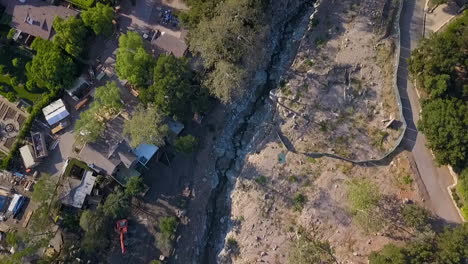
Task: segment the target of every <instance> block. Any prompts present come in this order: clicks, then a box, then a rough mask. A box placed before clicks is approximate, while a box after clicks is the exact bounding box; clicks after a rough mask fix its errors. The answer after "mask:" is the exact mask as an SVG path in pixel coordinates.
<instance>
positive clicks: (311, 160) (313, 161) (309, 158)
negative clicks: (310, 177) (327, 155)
mask: <svg viewBox="0 0 468 264" xmlns="http://www.w3.org/2000/svg"><path fill="white" fill-rule="evenodd" d="M306 160H307V162H309V163H312V164H315V163H317V162H318V161H317V159H316V158H312V157H307V159H306Z"/></svg>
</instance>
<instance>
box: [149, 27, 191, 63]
mask: <svg viewBox="0 0 468 264" xmlns="http://www.w3.org/2000/svg"><path fill="white" fill-rule="evenodd" d="M151 44H152V45H153V47H155V48H156V51H157V53H158V54H172V55H174V56H175V57H177V58H180V57H183V56H185V55H186V54H187V49H188V46H187V44H186V43H185V41H184V40H183V39H180V38H178V37H175V36H173V35H171V34H168V33H166V32H161V35H160V36H159V37H157V38H156V39H154V40H153V41H151Z"/></svg>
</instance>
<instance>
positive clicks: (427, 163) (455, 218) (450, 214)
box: [397, 0, 462, 223]
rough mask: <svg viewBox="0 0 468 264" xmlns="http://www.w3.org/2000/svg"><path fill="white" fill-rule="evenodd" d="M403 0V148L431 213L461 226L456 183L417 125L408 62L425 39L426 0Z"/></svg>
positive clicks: (400, 81) (400, 72)
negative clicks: (453, 189)
mask: <svg viewBox="0 0 468 264" xmlns="http://www.w3.org/2000/svg"><path fill="white" fill-rule="evenodd" d="M403 1H404V3H403V10H402V13H401V17H400V30H401V32H400V34H401V35H400V37H401V52H400V66H399V68H398V72H397V77H398V81H397V85H398V89H399V91H400V96H401V101H402V106H403V115H404V117H405V120H406V122H407V129H406V133H405V136H404V139H403V142H402V146H403V147H405V148H406V149H408V150H409V151H411V152H412V154H413V157H414V160H415V162H416V164H417V167H418V170H419V173H420V175H421V179H422V181H423V182H424V185H425V187H426V190H427V193H428V195H429V201H427V203H428V205H429V206H430V208H431V209H432V211H433V212H434V213H436V214H437V215H438V216H439V217H441V218H443V219H444V220H445V221H447V222H448V223H460V222H461V221H462V220H461V218H460V216H459V214H458V212H457V209H456V208H455V205H454V204H453V202H452V200H451V197H450V194H449V193H448V190H447V187H448V186H450V185H451V184H452V183H453V179H452V177H451V175H450V172H449V171H448V169H447V167H446V166H443V167H436V165H435V163H434V159H433V157H432V154H431V152H430V150H429V149H428V148H427V147H426V137H425V136H424V135H423V134H421V133H419V132H418V131H417V128H416V125H415V124H416V123H417V121H418V120H419V113H420V109H421V106H420V104H419V98H418V96H417V94H416V90H415V89H414V87H413V85H412V83H411V81H410V80H409V79H408V68H407V67H408V64H407V62H406V60H407V59H408V58H409V56H410V53H411V50H413V49H414V48H416V47H417V44H418V42H419V40H420V39H421V37H422V32H423V21H424V5H425V0H403Z"/></svg>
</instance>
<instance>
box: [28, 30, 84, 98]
mask: <svg viewBox="0 0 468 264" xmlns="http://www.w3.org/2000/svg"><path fill="white" fill-rule="evenodd" d="M31 48H32V49H33V50H34V51H36V55H35V56H34V57H33V59H32V60H31V61H30V62H28V63H27V64H26V75H27V77H28V80H30V81H33V82H34V83H36V84H37V86H39V87H47V88H48V89H51V90H53V89H59V88H64V87H69V86H70V85H71V84H72V83H73V81H74V79H75V76H76V66H75V64H74V62H73V60H72V59H71V58H70V57H68V56H66V55H65V54H63V52H62V51H61V50H60V49H59V48H58V47H57V46H56V45H54V44H53V43H51V42H50V41H48V40H43V39H40V38H36V39H35V40H34V41H33V43H32V44H31Z"/></svg>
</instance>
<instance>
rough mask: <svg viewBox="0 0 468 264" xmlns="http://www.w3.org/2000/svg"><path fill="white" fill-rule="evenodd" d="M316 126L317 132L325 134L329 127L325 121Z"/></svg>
mask: <svg viewBox="0 0 468 264" xmlns="http://www.w3.org/2000/svg"><path fill="white" fill-rule="evenodd" d="M318 125H319V130H320V131H322V132H327V131H329V130H330V125H329V124H328V122H327V121H325V120H322V121H320V122H319V123H318Z"/></svg>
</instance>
